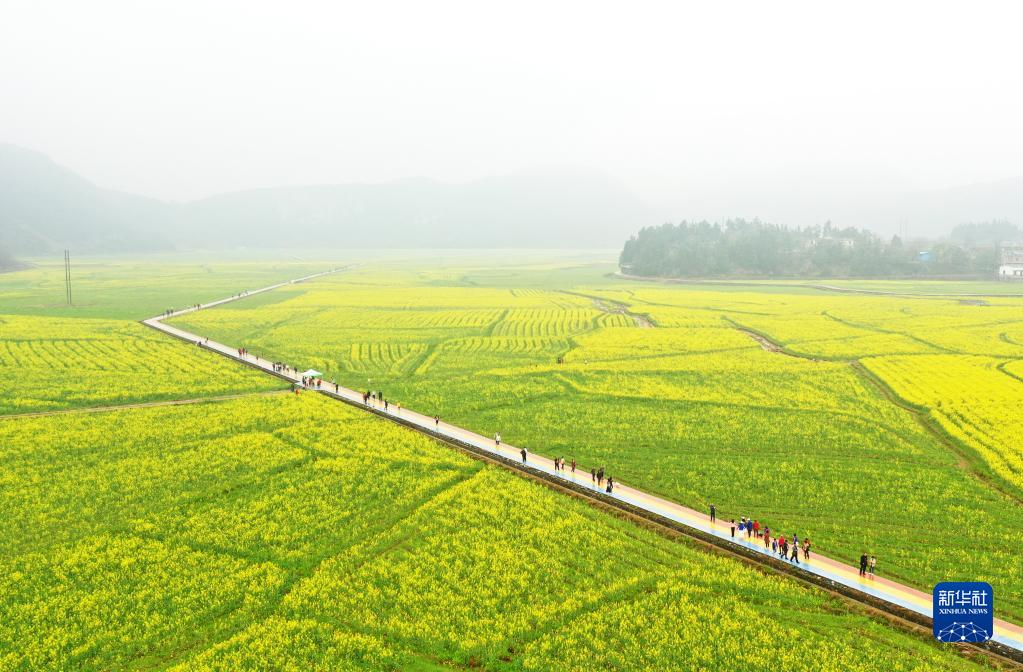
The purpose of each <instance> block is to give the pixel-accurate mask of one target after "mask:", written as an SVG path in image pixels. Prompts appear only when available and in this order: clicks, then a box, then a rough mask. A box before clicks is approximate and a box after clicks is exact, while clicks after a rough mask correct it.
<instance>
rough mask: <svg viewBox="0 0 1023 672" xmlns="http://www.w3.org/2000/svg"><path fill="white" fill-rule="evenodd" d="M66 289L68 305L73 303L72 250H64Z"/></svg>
mask: <svg viewBox="0 0 1023 672" xmlns="http://www.w3.org/2000/svg"><path fill="white" fill-rule="evenodd" d="M64 289H65V292H66V293H67V305H69V306H70V305H72V304H71V251H70V250H64Z"/></svg>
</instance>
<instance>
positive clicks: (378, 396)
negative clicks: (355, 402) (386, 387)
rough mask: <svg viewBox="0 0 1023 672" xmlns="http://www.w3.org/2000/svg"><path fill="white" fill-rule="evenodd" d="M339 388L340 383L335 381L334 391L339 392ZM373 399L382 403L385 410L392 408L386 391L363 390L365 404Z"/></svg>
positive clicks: (399, 407)
mask: <svg viewBox="0 0 1023 672" xmlns="http://www.w3.org/2000/svg"><path fill="white" fill-rule="evenodd" d="M338 389H339V388H338V385H337V383H335V384H334V391H335V392H337V391H338ZM371 400H372V401H375V402H378V403H379V404H380V405H382V406H383V407H384V410H385V411H389V410H390V409H391V402H390V400H388V399H384V393H383V392H378V391H376V390H372V391H368V392H363V393H362V403H363V404H365V405H367V406H369V402H370V401H371ZM397 407H398V415H401V404H398V405H397Z"/></svg>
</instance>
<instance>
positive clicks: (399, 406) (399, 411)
mask: <svg viewBox="0 0 1023 672" xmlns="http://www.w3.org/2000/svg"><path fill="white" fill-rule="evenodd" d="M398 415H401V404H398Z"/></svg>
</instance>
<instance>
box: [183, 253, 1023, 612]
mask: <svg viewBox="0 0 1023 672" xmlns="http://www.w3.org/2000/svg"><path fill="white" fill-rule="evenodd" d="M571 277H572V278H573V280H575V281H578V276H577V274H576V272H575V271H573V273H572V275H571ZM512 282H520V283H522V284H523V285H525V286H527V287H528V288H529V291H528V292H523V291H519V290H517V289H513V287H514V285H512V284H511V283H512ZM502 285H503V286H502ZM538 285H540V286H538ZM367 287H372V289H370V290H367ZM374 302H375V303H374ZM456 306H461V308H456ZM452 312H454V313H457V315H458V316H457V318H456V317H454V316H452ZM434 313H437V314H438V315H443V316H444V318H443V320H444V321H443V322H441V319H440V318H439V317H438V315H435V314H434ZM274 315H276V316H277V320H278V321H277V322H276V323H275V322H274V320H273V317H272V316H274ZM632 315H640V316H644V317H645V318H646V319H649V321H650V322H652V323H653V324H654V325H656V326H655V328H653V329H641V328H639V323H638V322H637V321H636V320H635V319H634V318H633V317H631V316H632ZM184 322H185V326H186V327H187V328H190V329H192V330H193V331H196V332H197V333H206V334H210V335H211V336H212V337H216V338H218V339H219V340H224V341H226V342H231V343H245V344H247V345H248V346H249V347H250V348H252V349H258V350H259V351H260V352H265V353H269V354H270V355H271V356H274V357H280V358H284V359H287V360H289V361H295V362H297V363H300V365H301V366H302V367H305V366H307V365H309V366H313V367H315V368H317V369H320V370H323V371H327V372H328V377H331V376H333V377H336V378H337V379H338V380H339V381H341V382H344V383H345V384H346V385H348V386H351V387H356V388H364V389H378V390H382V391H384V392H385V393H386V394H387V396H388V398H390V399H392V400H394V401H399V402H402V403H404V404H406V405H408V406H414V407H415V408H417V409H419V410H422V411H424V412H427V413H438V414H439V415H441V416H442V417H443V418H445V419H449V420H451V421H452V422H455V423H457V424H460V425H463V426H467V427H470V428H472V429H474V430H476V431H479V432H480V433H483V434H493V433H494V432H501V433H502V435H503V436H504V437H505V438H506V440H508V441H510V442H513V443H516V444H519V445H527V446H530V447H534V448H535V449H537V450H540V451H542V452H544V453H546V454H549V455H564V456H565V457H566V458H569V459H572V458H575V459H577V460H578V461H579V462H580V463H581V464H583V465H586V466H587V467H588V466H591V465H592V466H600V465H604V466H606V467H607V468H608V469H609V470H610V471H611V473H613V474H614V475H615V476H616V478H620V479H623V480H625V481H627V482H629V483H632V484H635V485H638V486H641V487H645V488H647V489H651V490H654V491H656V492H658V493H659V494H662V495H665V496H668V497H670V498H672V499H675V500H677V501H681V502H682V503H684V504H687V505H690V506H693V507H695V508H705V507H706V505H707V504H708V503H709V502H712V501H713V502H715V503H717V504H718V508H719V511H722V512H724V514H723V515H726V516H732V515H734V516H735V517H739V516H740V515H750V516H752V517H756V518H758V519H760V520H761V521H764V522H766V523H767V524H769V525H770V526H771V527H772V529H775V530H782V531H796V532H799V533H800V535H801V536H810V537H812V538H813V539H814V542H815V545H817V546H818V548H820V549H822V551H825V552H827V553H829V554H831V555H833V556H838V557H840V558H843V559H845V560H846V561H850V562H852V561H854V559H855V558H857V557H858V556H859V555H860V553H862V552H864V551H866V552H873V553H876V554H877V555H878V557H879V560H880V567H881V571H882V573H884V574H885V575H888V576H893V577H896V578H899V579H901V580H904V581H907V582H909V583H912V584H915V585H917V586H919V587H920V588H922V589H924V590H928V589H929V588H930V587H931V586H932V585H933V584H934V583H935V582H936V581H938V580H943V579H945V578H948V577H953V576H961V573H962V568H963V567H966V566H968V567H969V568H970V576H971V577H972V578H975V579H977V580H986V581H990V582H991V583H992V584H993V585H995V587H996V590H997V591H998V593H999V595H1000V596H1001V597H1000V604H1001V607H1000V609H1003V610H1004V611H1003V613H1004V614H1005V615H1006V616H1007V617H1009V618H1014V619H1015V620H1020V619H1023V597H1021V596H1023V558H1021V556H1020V554H1018V553H1014V552H1012V551H1011V550H1008V549H1014V548H1016V547H1018V543H1017V540H1016V536H1017V535H1016V533H1015V530H1016V529H1019V528H1020V527H1021V526H1023V505H1021V502H1023V490H1021V489H1020V487H1019V485H1020V484H1019V480H1018V468H1019V467H1018V465H1019V456H1020V454H1021V451H1023V448H1021V447H1020V444H1019V443H1018V441H1015V439H1014V437H1017V436H1018V434H1019V431H1020V420H1019V416H1018V414H1015V413H1011V412H1009V410H1008V409H1011V408H1012V407H1013V405H1014V404H1015V406H1016V407H1017V408H1018V407H1019V402H1020V401H1023V384H1020V381H1019V380H1018V379H1016V378H1013V377H1012V376H1011V375H1009V374H1011V373H1012V372H1013V371H1014V370H1015V369H1014V367H1015V366H1016V364H1017V361H1018V360H1019V359H1023V347H1020V346H1018V345H1016V343H1015V341H1013V339H1012V334H1014V333H1017V332H1018V331H1019V330H1020V327H1021V326H1023V300H1020V299H1014V298H995V297H992V298H990V299H986V300H984V301H978V300H975V299H971V300H969V301H960V300H959V299H956V298H934V297H925V298H917V297H897V296H896V297H892V296H868V295H857V294H840V293H833V292H823V291H817V290H811V289H807V288H803V287H792V288H780V287H770V288H765V290H764V291H760V290H758V289H756V288H750V287H717V286H693V287H688V286H657V285H645V284H642V283H631V282H623V281H614V280H601V279H600V278H599V277H596V276H593V277H591V278H590V281H589V283H585V284H583V283H578V282H576V284H572V285H568V286H564V285H562V286H559V283H558V280H557V277H556V275H552V274H551V273H550V272H549V271H544V276H543V282H531V281H530V280H529V274H528V273H516V275H515V278H514V280H511V279H501V278H500V277H496V276H495V275H494V274H492V273H490V272H481V274H480V276H479V280H478V281H477V280H476V276H474V275H473V272H472V271H471V270H469V271H460V272H459V275H458V277H457V281H452V282H451V283H449V284H448V286H444V283H443V282H442V279H441V278H438V277H436V276H432V277H430V278H429V281H428V282H424V281H423V280H422V278H421V276H419V275H418V274H417V273H416V272H412V271H388V272H386V273H385V272H381V271H378V270H374V269H367V270H365V271H363V272H361V273H355V274H351V275H347V276H345V277H338V278H334V279H331V280H325V281H322V282H318V283H316V284H315V285H310V286H309V288H308V292H307V293H306V294H303V295H296V296H293V297H291V298H288V299H287V300H285V301H281V302H279V303H276V304H274V305H273V306H272V307H270V306H267V307H261V306H252V307H251V308H247V307H246V306H245V304H244V302H241V303H239V304H237V305H236V306H235V307H233V308H232V309H231V310H216V311H209V312H204V313H200V314H197V315H194V316H189V317H188V319H187V320H185V321H184ZM524 323H528V324H529V326H526V324H524ZM275 325H277V326H275ZM417 325H418V326H417ZM507 333H514V334H517V336H516V338H528V339H532V340H527V341H526V342H524V343H521V344H520V347H513V345H512V343H510V342H509V341H508V340H507V339H508V338H509V337H507V336H501V335H499V334H507ZM1006 335H1007V336H1006ZM754 336H756V337H757V338H759V339H760V341H758V340H756V339H755V338H754ZM352 343H359V344H372V343H375V344H381V345H383V344H385V343H386V344H388V345H390V346H392V347H393V345H394V344H399V345H400V346H401V347H403V348H407V349H409V350H410V351H411V350H416V351H417V352H418V356H417V357H414V358H411V360H410V361H409V362H408V363H407V364H404V365H402V366H398V367H395V366H394V365H393V363H392V361H391V359H388V358H387V357H385V356H384V355H382V354H381V355H378V356H377V358H376V359H374V355H373V354H372V350H370V353H371V354H370V355H369V356H368V360H369V362H377V363H376V364H375V365H374V364H368V363H365V362H363V361H360V362H359V364H358V368H356V364H355V363H354V362H353V361H352V360H351V359H350V358H349V356H348V353H349V352H350V351H351V350H350V349H351V347H352ZM514 343H519V341H517V340H516V341H514ZM360 347H362V346H360ZM360 352H361V351H360ZM941 357H946V358H949V359H950V361H951V360H954V361H955V362H956V363H957V365H959V366H962V367H965V368H964V369H963V370H962V371H961V372H959V373H957V374H956V375H955V376H954V377H953V378H957V379H959V380H961V381H962V382H963V383H964V384H963V385H960V386H958V388H956V392H957V393H961V395H960V400H959V401H957V400H956V399H953V398H951V397H950V396H949V395H948V391H947V390H943V389H942V388H941V383H940V380H936V379H933V375H934V374H933V373H930V371H932V370H934V371H936V370H937V369H935V365H934V363H935V362H937V361H940V360H936V359H934V358H941ZM559 358H561V359H562V362H561V363H559V362H558V359H559ZM981 362H983V364H982V365H981V364H979V363H981ZM853 363H859V364H857V366H852V364H853ZM896 365H899V366H903V367H909V368H904V370H903V372H902V373H899V374H898V375H896V368H897V367H896ZM886 367H887V368H886ZM868 372H872V373H873V375H868ZM989 375H998V376H1001V378H1002V379H1004V380H1001V379H1000V382H1002V383H1004V385H1003V386H1001V387H999V388H997V390H995V389H994V388H991V387H990V385H988V384H987V383H986V382H985V380H986V378H985V376H989ZM900 376H901V378H900ZM900 380H901V381H902V382H900ZM907 381H908V382H907ZM970 381H973V382H972V383H971V382H970ZM907 384H909V385H912V386H913V389H914V390H915V392H911V391H909V390H908V389H905V387H906V385H907ZM998 390H1000V391H998ZM900 397H901V399H900ZM995 397H997V398H995ZM900 404H901V405H900ZM952 407H954V409H955V410H951V409H952ZM914 408H915V409H916V410H914ZM719 515H722V514H719ZM950 529H954V530H968V531H969V534H963V535H954V534H953V535H949V534H948V531H949V530H950Z"/></svg>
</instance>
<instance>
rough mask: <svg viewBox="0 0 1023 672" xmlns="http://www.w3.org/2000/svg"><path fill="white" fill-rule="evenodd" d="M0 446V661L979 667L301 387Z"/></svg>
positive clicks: (72, 665)
mask: <svg viewBox="0 0 1023 672" xmlns="http://www.w3.org/2000/svg"><path fill="white" fill-rule="evenodd" d="M39 436H47V437H51V440H49V441H47V442H45V443H42V444H40V442H39V441H38V440H37V438H38V437H39ZM0 446H2V448H0V460H2V464H3V467H4V474H5V476H4V488H2V489H0V532H2V534H0V541H2V546H0V549H2V550H0V591H2V594H3V595H4V596H5V598H4V600H3V601H2V602H0V667H2V668H3V669H32V670H46V669H53V670H69V669H165V668H172V669H180V670H193V669H194V670H245V669H334V670H363V669H366V670H369V669H374V670H414V669H418V670H439V669H452V668H454V669H464V668H465V667H466V666H468V667H485V668H487V669H508V670H512V669H520V670H584V669H593V667H605V668H607V667H610V668H614V669H622V670H630V669H633V670H642V669H651V668H656V669H663V670H683V669H693V665H694V664H696V665H698V666H699V667H700V668H701V669H708V670H711V669H721V670H727V669H736V668H741V669H746V670H775V669H777V666H778V664H779V661H782V662H784V663H785V665H786V667H787V669H795V668H798V669H809V670H813V669H819V670H825V669H835V667H836V666H838V667H841V668H842V669H847V670H893V669H903V670H925V669H926V670H949V671H952V670H967V669H974V668H975V666H974V663H971V662H969V661H967V660H966V659H963V658H961V657H959V656H957V655H956V654H955V652H954V650H952V649H942V648H939V646H938V645H936V644H934V643H933V642H928V641H927V640H926V639H925V638H923V637H918V636H916V635H909V634H905V633H902V632H900V631H898V630H896V629H893V628H891V627H890V626H888V625H885V624H882V623H880V622H877V621H874V620H872V619H871V618H868V617H867V616H865V615H862V614H858V613H856V612H855V610H853V609H851V608H850V607H849V606H848V605H847V604H846V603H844V602H841V601H839V600H837V599H835V598H831V597H827V596H825V595H824V594H822V593H820V592H818V591H816V590H812V589H809V588H806V587H804V586H802V585H799V584H796V583H794V582H792V581H790V580H786V579H782V578H778V577H776V576H769V575H765V574H762V573H760V572H759V571H757V570H755V569H752V568H750V567H748V566H745V565H743V564H741V563H738V562H736V561H734V560H731V559H727V558H724V557H721V556H716V555H713V554H708V553H707V552H705V551H700V550H696V549H694V548H691V547H690V546H688V545H687V544H685V543H680V542H678V541H671V540H668V539H666V538H663V537H660V536H658V535H656V534H654V533H652V532H648V531H645V530H643V529H640V528H637V527H636V526H634V525H633V524H631V523H628V522H624V521H622V520H618V519H616V518H613V517H611V516H609V515H607V514H605V513H601V512H599V511H597V510H595V509H593V508H591V507H590V506H588V505H586V504H584V503H582V502H580V501H577V500H575V499H572V498H568V497H565V496H562V495H558V494H555V493H554V492H552V491H550V490H548V489H547V488H545V487H543V486H540V485H537V484H533V483H530V482H528V481H525V480H523V479H521V478H520V477H518V476H515V475H512V474H510V473H508V472H506V471H503V470H500V469H497V468H494V467H489V466H485V465H484V464H483V463H481V462H477V461H474V460H471V459H469V458H467V457H463V456H462V455H460V454H458V453H457V452H454V451H452V450H451V449H449V448H447V447H444V446H441V445H439V444H436V443H435V442H433V441H432V440H430V439H427V438H425V437H423V436H421V435H417V434H415V433H413V432H411V431H410V430H406V429H403V428H399V427H397V426H394V425H391V424H389V423H386V422H384V421H382V420H379V419H376V418H373V417H371V416H368V415H366V414H364V413H362V412H359V411H356V410H352V409H348V408H346V407H344V406H342V405H340V404H337V403H335V402H331V401H329V400H327V399H325V398H323V397H320V396H318V395H301V396H295V395H277V396H273V397H252V398H248V399H241V400H233V401H224V402H211V403H206V404H202V405H195V406H184V407H164V408H148V409H133V410H121V411H112V412H107V413H92V414H73V415H60V416H49V417H36V418H20V419H16V420H6V421H0ZM25 529H32V530H33V534H31V535H26V534H23V530H25ZM808 624H812V625H808ZM719 633H721V634H720V635H719ZM723 633H727V636H723ZM765 650H766V651H770V652H774V653H773V654H772V655H770V656H765V655H764V652H765Z"/></svg>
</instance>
